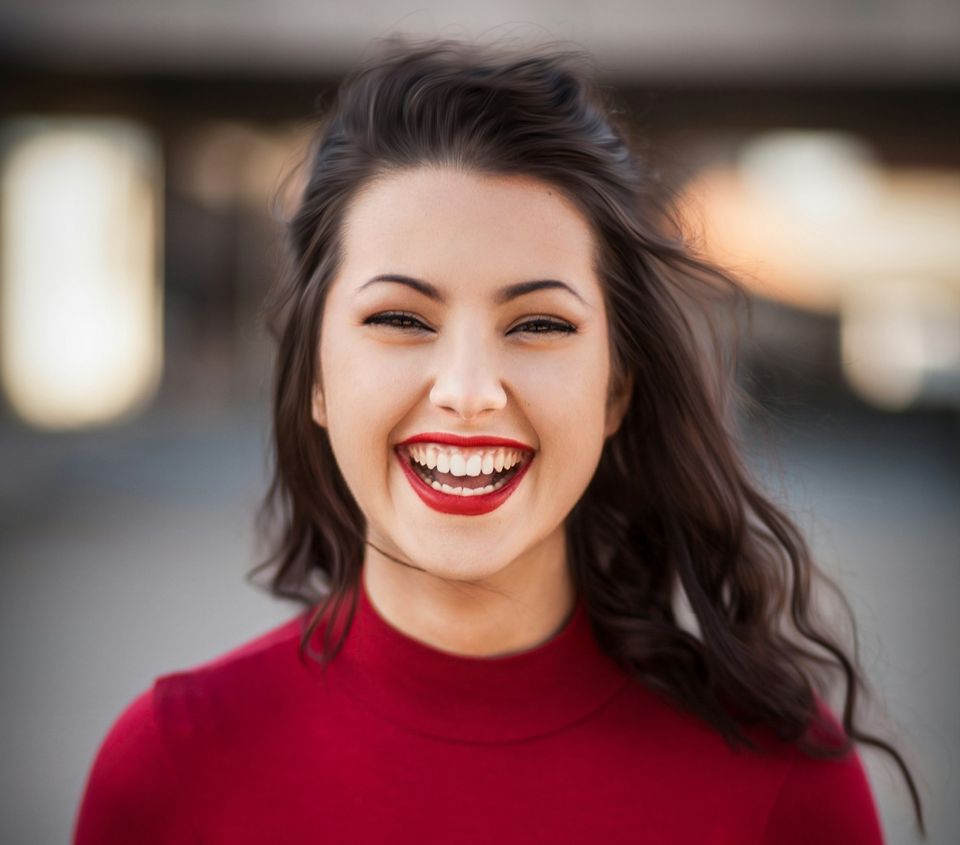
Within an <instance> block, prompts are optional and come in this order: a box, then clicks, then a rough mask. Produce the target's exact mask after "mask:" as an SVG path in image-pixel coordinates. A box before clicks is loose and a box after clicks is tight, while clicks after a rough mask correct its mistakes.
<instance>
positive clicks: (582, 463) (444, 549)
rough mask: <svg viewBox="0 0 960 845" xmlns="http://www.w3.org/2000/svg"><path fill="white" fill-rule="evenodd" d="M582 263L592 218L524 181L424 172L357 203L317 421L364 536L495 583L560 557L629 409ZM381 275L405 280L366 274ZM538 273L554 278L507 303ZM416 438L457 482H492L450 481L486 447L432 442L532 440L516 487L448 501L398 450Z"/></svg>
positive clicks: (493, 458)
mask: <svg viewBox="0 0 960 845" xmlns="http://www.w3.org/2000/svg"><path fill="white" fill-rule="evenodd" d="M593 254H594V239H593V234H592V232H591V229H590V227H589V225H588V223H587V221H586V219H585V218H584V217H583V216H582V215H581V214H580V213H579V212H578V211H577V210H576V209H575V207H574V206H573V205H572V204H570V203H569V202H568V201H567V200H565V199H564V198H563V197H562V196H561V194H560V193H559V192H558V191H557V190H556V189H555V188H553V187H552V186H550V185H547V184H545V183H543V182H541V181H539V180H536V179H534V178H531V177H524V176H487V175H481V174H476V173H464V172H457V171H454V170H452V169H441V168H430V169H428V168H418V169H411V170H406V171H402V172H399V173H394V174H390V175H388V176H386V177H383V178H382V179H381V180H380V181H377V182H374V183H372V184H371V185H369V186H368V187H367V188H366V190H364V191H362V192H361V193H360V194H359V195H358V197H357V198H356V200H355V202H354V203H353V205H352V207H351V208H350V210H349V211H348V213H347V216H346V218H345V220H344V229H343V241H342V263H341V266H340V270H339V272H338V274H337V276H336V278H335V279H334V280H333V281H332V284H331V287H330V289H329V291H328V294H327V300H326V305H325V309H324V314H323V319H322V324H321V330H320V348H319V368H320V379H319V380H318V383H317V385H316V387H315V391H314V400H313V418H314V421H315V422H316V423H317V424H318V425H320V426H323V427H325V428H326V429H327V432H328V434H329V437H330V441H331V446H332V449H333V452H334V455H335V457H336V460H337V464H338V466H339V467H340V470H341V472H342V473H343V476H344V478H345V480H346V482H347V484H348V486H349V487H350V490H351V491H352V493H353V495H354V497H355V498H356V500H357V503H358V505H359V507H360V509H361V510H362V511H363V513H364V515H365V517H366V519H367V525H368V539H369V540H370V541H371V542H373V543H374V544H376V545H377V546H380V547H381V548H383V549H384V550H385V551H388V552H389V553H390V554H392V555H394V556H397V557H400V558H401V559H403V560H405V561H407V562H409V563H411V564H412V565H415V566H417V567H420V568H422V569H423V570H425V571H427V572H429V573H432V574H435V575H437V576H439V577H443V578H449V579H456V580H477V581H480V580H490V581H493V580H496V576H497V575H498V574H499V573H504V572H506V571H507V570H511V571H512V572H513V573H515V574H516V573H517V571H518V568H519V569H520V570H522V569H523V568H524V567H530V566H535V565H537V564H536V561H538V560H542V558H543V556H544V554H545V551H546V550H549V553H550V554H552V555H556V554H563V553H564V544H563V536H564V529H563V523H564V520H565V518H566V516H567V515H568V514H569V512H570V510H571V509H572V508H573V506H574V505H575V504H576V502H577V501H578V499H579V498H580V497H581V495H582V494H583V492H584V490H585V489H586V487H587V484H588V483H589V481H590V479H591V478H592V476H593V474H594V471H595V470H596V467H597V463H598V461H599V459H600V453H601V450H602V447H603V442H604V439H605V438H606V437H607V436H609V435H610V434H612V433H613V432H614V431H615V430H616V428H617V426H618V425H619V423H620V419H621V418H622V415H623V412H624V410H625V399H626V397H625V396H624V397H620V398H615V399H614V404H612V405H611V406H608V405H607V404H606V401H605V400H606V396H607V385H608V380H609V377H610V358H609V350H608V340H607V331H608V329H607V318H606V314H605V311H604V306H603V301H602V292H601V287H600V282H599V280H598V279H597V277H596V275H595V272H594V269H593ZM384 275H388V276H390V277H392V278H393V279H397V278H398V277H403V278H406V279H407V280H414V281H412V282H408V283H403V282H400V281H390V280H379V281H371V280H373V279H375V278H376V277H378V276H384ZM540 280H553V281H556V282H562V285H551V286H541V287H536V286H533V289H532V290H527V291H526V292H523V289H522V288H520V289H519V295H514V296H512V297H510V298H506V297H505V294H504V293H503V290H504V289H509V288H510V287H511V286H515V285H517V283H523V282H531V281H540ZM416 288H420V289H419V290H418V289H416ZM424 291H432V292H433V293H434V296H430V295H429V294H428V293H425V292H424ZM513 293H514V294H517V293H518V290H516V289H515V290H514V291H513ZM420 434H428V435H429V436H428V438H427V440H429V441H430V442H429V443H420V444H418V447H419V448H418V449H417V451H418V452H419V455H420V457H421V459H424V460H427V462H428V463H430V462H431V460H432V461H439V463H438V464H437V466H435V467H434V468H433V469H432V470H431V469H429V468H423V471H424V472H425V473H427V474H428V475H429V476H430V477H432V478H437V479H443V480H445V481H451V482H453V483H451V484H449V485H447V486H448V487H449V488H451V489H455V485H459V484H460V483H461V481H462V483H463V484H464V485H478V484H479V483H480V482H484V481H487V480H490V479H488V478H487V477H486V476H484V477H482V478H480V477H475V476H473V475H468V476H467V477H466V478H463V479H462V480H461V481H458V480H457V479H455V478H454V477H453V476H452V473H457V474H458V475H462V471H463V469H464V467H466V471H467V472H468V473H472V472H474V470H478V469H479V471H480V472H481V474H483V473H489V472H490V465H491V463H493V464H495V465H496V464H497V463H498V460H497V454H496V453H497V451H498V450H497V449H496V448H495V447H493V446H490V445H488V446H486V447H477V448H468V447H463V448H459V449H458V448H456V447H451V446H443V445H436V446H435V445H432V444H435V443H436V441H437V440H438V439H442V436H443V435H459V436H461V437H471V438H480V439H481V440H482V439H493V438H506V439H509V440H512V441H517V442H518V443H519V444H522V445H523V446H525V447H527V448H526V449H523V450H520V453H519V454H520V457H521V462H520V464H519V467H518V469H514V470H513V471H512V472H513V480H512V481H508V482H507V483H506V484H505V485H504V486H503V487H500V488H498V489H497V490H495V491H493V492H491V493H488V494H486V495H479V496H476V497H472V496H470V497H465V496H463V495H462V491H461V495H460V496H456V495H451V494H449V493H447V492H444V491H443V489H442V488H441V490H439V491H436V490H435V489H434V487H433V485H429V486H428V484H427V482H424V481H420V480H419V477H418V475H417V470H415V469H414V468H413V466H412V464H411V463H410V461H411V454H410V450H409V448H408V447H406V446H401V445H400V444H404V443H405V442H407V441H408V440H409V439H410V438H411V437H414V436H416V435H420ZM444 452H446V453H447V459H448V460H449V461H450V464H451V465H450V466H449V467H448V466H447V463H446V462H445V461H444V460H443V459H442V458H441V457H440V456H441V454H442V453H444ZM457 453H459V456H460V458H462V459H463V460H464V464H463V465H458V463H457V458H456V457H455V456H456V455H457ZM475 456H478V457H475ZM488 456H489V457H488ZM504 456H505V457H506V458H507V460H509V453H508V452H504ZM471 459H473V460H471ZM471 464H472V468H471ZM448 470H449V472H448ZM441 472H442V473H444V474H440V473H441ZM501 473H502V470H501ZM501 473H497V472H496V468H495V467H494V475H493V476H492V478H493V479H494V480H498V479H500V478H501ZM502 477H503V478H506V479H509V478H510V477H511V476H510V474H509V471H508V474H507V475H505V476H502ZM368 553H369V552H368Z"/></svg>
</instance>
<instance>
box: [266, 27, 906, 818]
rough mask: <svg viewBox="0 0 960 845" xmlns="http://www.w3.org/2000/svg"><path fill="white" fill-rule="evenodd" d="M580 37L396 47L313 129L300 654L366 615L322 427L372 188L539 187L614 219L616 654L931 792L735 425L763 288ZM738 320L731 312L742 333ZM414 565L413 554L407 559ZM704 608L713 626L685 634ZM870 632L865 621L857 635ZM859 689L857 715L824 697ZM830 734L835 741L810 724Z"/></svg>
mask: <svg viewBox="0 0 960 845" xmlns="http://www.w3.org/2000/svg"><path fill="white" fill-rule="evenodd" d="M596 76H597V74H596V72H595V66H594V63H593V61H592V59H590V57H589V56H588V55H587V54H586V53H585V52H583V51H582V50H579V49H571V48H565V47H563V46H557V45H555V44H554V45H545V46H541V47H539V48H530V47H526V48H523V49H521V50H517V49H515V48H505V47H503V46H500V47H496V48H493V47H488V46H480V45H478V44H471V43H465V42H461V41H454V40H428V41H413V40H410V39H406V38H401V37H392V38H387V39H382V40H381V41H379V42H375V48H374V49H373V50H372V52H371V54H370V55H369V56H368V57H367V59H366V60H365V61H364V62H363V63H362V64H361V66H360V67H359V68H357V69H356V70H355V71H354V72H352V73H351V74H350V75H349V76H348V77H347V78H346V79H345V80H344V82H343V83H342V85H341V87H340V89H339V91H338V94H337V99H336V102H335V104H334V105H333V107H332V108H331V109H329V110H328V111H327V113H326V114H325V116H324V117H323V119H322V120H321V122H320V125H319V127H318V128H317V131H316V133H315V135H314V140H313V143H312V146H311V149H310V151H309V152H308V155H307V158H306V160H305V162H304V165H305V169H302V170H301V171H300V175H301V176H302V177H303V179H304V187H303V191H302V195H301V196H300V197H299V200H298V203H297V206H296V209H295V211H294V213H293V214H292V215H291V216H289V219H287V220H286V221H285V235H286V247H287V258H288V265H287V268H286V272H285V273H284V274H283V275H282V277H281V279H280V283H279V284H278V286H277V287H276V288H275V290H274V292H273V295H272V296H271V298H270V299H269V300H268V303H267V319H268V325H269V327H270V330H271V332H272V334H273V335H274V337H275V339H276V341H277V344H278V358H277V366H276V371H275V384H274V397H273V446H274V450H275V452H274V461H275V466H274V470H273V472H274V474H273V479H272V482H271V485H270V488H269V490H268V492H267V495H266V498H265V500H264V502H263V506H262V508H261V511H260V515H259V519H260V524H261V529H262V531H263V532H264V533H263V535H262V536H264V537H268V538H272V539H268V542H269V543H272V546H271V551H270V553H269V555H268V557H267V559H266V560H265V561H264V562H263V563H261V564H260V565H259V566H258V567H256V568H255V569H254V570H253V571H252V572H251V573H250V574H251V575H256V574H257V573H259V572H262V571H264V570H267V571H269V573H270V580H269V582H268V588H269V589H270V591H271V592H272V593H273V594H275V595H277V596H280V597H285V598H291V599H295V600H297V601H300V602H303V603H305V604H308V605H313V604H314V603H318V602H319V603H318V606H317V608H316V611H315V612H314V613H313V615H312V617H311V622H310V625H309V626H308V629H307V631H306V632H305V634H304V637H303V640H302V642H301V657H302V658H303V659H308V658H309V659H313V660H317V661H318V662H320V663H321V664H323V665H326V663H327V662H328V661H329V660H330V659H332V657H333V656H335V655H336V653H337V651H338V650H339V648H340V646H341V645H342V642H343V638H344V636H345V635H346V633H347V627H348V626H349V621H350V620H351V619H352V618H353V614H354V612H355V609H356V600H357V587H358V582H359V575H360V570H361V564H362V561H363V557H364V546H365V544H366V543H367V542H368V541H367V539H366V530H365V529H366V525H365V519H364V516H363V514H362V513H361V512H360V510H359V508H358V506H357V504H356V501H355V500H354V498H353V496H352V494H351V492H350V490H349V489H348V487H347V485H346V483H345V481H344V479H343V477H342V475H341V474H340V471H339V469H338V467H337V463H336V461H335V459H334V455H333V452H332V450H331V446H330V441H329V439H328V436H327V433H326V431H325V430H324V429H322V428H319V427H318V426H316V425H315V424H314V423H313V420H312V418H311V413H310V410H311V393H312V389H313V384H314V380H315V378H318V377H319V375H320V374H319V368H318V366H317V364H318V362H317V350H318V348H319V327H320V325H321V317H322V313H323V307H324V301H325V297H326V293H327V290H328V289H329V286H330V284H331V281H332V280H333V278H334V277H335V275H336V271H337V268H338V265H339V261H340V247H341V241H340V238H341V231H342V226H343V221H344V216H345V213H346V211H347V209H348V208H349V205H350V203H351V200H352V199H353V198H354V196H355V195H356V194H357V192H358V190H359V189H360V188H361V187H362V186H364V185H365V184H367V183H369V182H370V181H371V180H374V179H376V178H378V177H380V176H383V175H385V174H387V173H390V172H395V171H398V170H402V169H406V168H414V167H418V166H423V165H429V166H444V167H454V168H460V169H465V170H470V171H475V172H481V173H487V174H498V175H510V174H521V175H526V176H534V177H536V178H538V179H540V180H543V181H544V182H546V183H549V184H550V185H552V186H554V187H555V188H557V189H558V190H560V191H562V192H563V194H564V195H565V196H566V197H567V198H568V199H569V200H571V201H572V202H573V203H574V204H575V206H576V207H577V208H578V209H579V210H580V212H581V213H582V214H583V215H584V217H585V218H586V220H588V221H589V222H590V224H591V226H592V229H593V232H594V235H595V239H596V243H597V253H596V257H595V269H596V272H597V275H598V278H599V280H600V282H601V287H602V289H603V292H604V304H605V307H606V309H607V314H608V315H609V324H610V336H609V346H610V356H611V379H610V387H609V389H610V395H611V396H612V395H614V394H615V393H616V392H617V391H619V390H621V389H623V388H625V387H626V389H629V390H630V392H631V395H630V404H629V408H628V410H627V412H626V414H625V416H624V418H623V421H622V423H621V425H620V427H619V429H618V430H617V432H616V433H615V434H613V435H612V436H610V437H609V438H608V440H607V441H606V443H605V445H604V448H603V452H602V455H601V458H600V462H599V465H598V467H597V470H596V473H595V475H594V477H593V478H592V480H591V482H590V484H589V486H588V487H587V489H586V491H585V492H584V494H583V496H582V498H581V499H580V501H579V502H578V503H577V504H576V506H575V507H574V508H573V510H572V511H571V512H570V514H569V516H568V518H567V520H566V523H565V527H566V537H567V548H568V556H569V564H570V566H571V571H572V575H573V578H574V581H575V584H576V587H577V590H578V592H579V594H580V595H581V596H582V599H583V602H584V605H585V608H586V610H587V613H588V616H589V618H590V620H591V625H592V627H593V630H594V633H595V635H596V638H597V640H598V642H599V644H600V646H601V647H602V648H603V649H604V650H605V651H606V652H607V653H608V654H609V655H610V656H611V657H612V658H613V659H614V660H616V661H617V662H618V663H619V664H620V665H621V666H622V667H623V668H624V669H625V670H626V671H627V672H628V673H630V674H631V675H633V676H634V677H636V678H638V679H640V680H642V682H643V683H645V684H646V685H648V686H649V687H651V688H652V689H655V690H658V691H659V692H660V693H662V694H665V695H667V696H669V697H670V698H671V699H672V700H674V701H675V702H677V703H678V704H680V705H681V706H682V707H684V708H686V709H688V710H689V711H692V712H693V713H695V714H697V715H698V716H700V717H702V718H703V719H704V720H706V721H707V722H708V723H709V724H710V725H712V726H713V727H714V728H715V729H716V730H718V731H719V732H720V733H721V734H722V735H723V736H724V737H725V738H726V739H727V741H728V742H730V743H731V744H732V745H737V744H744V745H747V746H750V747H755V746H754V745H753V743H752V741H751V740H750V738H749V737H748V735H747V733H746V732H745V728H746V727H747V726H749V725H761V726H765V727H768V728H770V729H772V730H773V731H774V732H775V733H776V735H777V736H778V737H780V738H781V739H783V740H787V741H790V742H795V743H796V744H797V745H798V746H799V747H801V748H802V749H803V750H804V751H806V752H807V753H808V754H811V755H813V756H820V757H838V756H842V755H844V754H846V753H847V752H848V751H849V750H850V748H851V745H852V743H853V742H854V741H858V742H861V743H865V744H867V745H870V746H874V747H876V748H878V749H881V750H883V751H885V752H887V753H888V754H889V755H891V756H892V758H893V759H894V760H895V761H896V763H897V765H898V766H899V768H900V770H901V772H902V773H903V775H904V777H905V779H906V782H907V785H908V787H909V790H910V794H911V798H912V801H913V805H914V809H915V813H916V818H917V824H918V826H919V828H920V830H921V832H923V831H924V823H923V810H922V804H921V801H920V797H919V794H918V791H917V788H916V784H915V783H914V779H913V777H912V776H911V774H910V771H909V768H908V767H907V765H906V764H905V762H904V760H903V758H902V757H901V755H900V753H899V752H898V751H897V750H896V749H895V748H894V747H893V746H892V745H891V744H890V743H888V742H886V741H884V740H883V739H881V738H879V737H877V736H874V735H871V734H868V733H865V732H864V731H863V730H861V728H860V727H859V726H858V723H857V704H858V697H859V696H861V694H862V693H863V694H865V693H867V692H868V688H867V685H866V681H865V679H864V677H863V673H862V671H861V669H860V666H859V660H858V658H857V649H856V638H855V636H854V638H853V644H852V647H851V648H850V649H849V651H848V650H847V649H846V648H845V647H844V646H843V644H842V643H841V642H840V640H839V638H838V637H837V636H836V635H835V634H833V633H831V631H830V629H829V628H828V626H826V625H825V624H824V623H823V622H822V621H820V619H819V616H818V614H817V603H816V602H815V601H814V598H815V590H814V588H815V587H816V586H817V585H818V584H820V585H824V586H826V587H827V588H828V589H830V590H832V591H833V593H834V595H836V596H838V597H840V599H841V604H842V607H843V609H844V610H845V612H846V614H847V616H848V618H849V620H850V622H851V624H852V623H853V620H852V615H851V612H850V608H849V605H848V604H847V603H846V602H845V600H843V599H842V594H841V593H840V591H839V590H838V588H837V587H836V585H835V584H834V583H833V582H832V581H831V580H830V579H829V578H827V577H826V576H825V575H824V574H823V573H822V572H821V571H820V570H819V569H818V568H817V566H816V564H815V563H814V561H813V559H812V557H811V554H810V550H809V548H808V546H807V543H806V542H805V540H804V538H803V536H802V535H801V533H800V531H799V530H798V528H797V527H796V526H795V524H794V523H793V522H792V521H791V519H790V518H789V517H788V516H787V515H786V514H785V513H784V512H783V511H781V510H780V509H778V508H777V507H776V506H775V505H774V504H773V503H772V502H771V501H770V500H769V499H768V498H766V497H765V496H764V495H763V494H762V493H761V492H760V490H759V489H758V487H757V486H756V484H755V483H754V481H753V480H751V478H750V475H749V473H748V471H747V469H746V468H745V464H744V462H743V460H742V459H741V456H740V453H739V450H738V447H737V438H736V433H735V427H734V426H733V425H731V423H730V418H731V411H732V409H733V408H734V400H735V399H737V400H739V401H741V402H745V403H748V404H749V402H750V400H749V398H748V397H746V396H745V395H743V394H742V393H741V391H740V390H739V389H738V387H737V385H736V382H735V379H734V372H735V358H736V356H735V349H736V346H735V344H734V345H733V346H732V348H731V344H729V343H728V342H727V340H726V339H725V334H724V331H723V329H722V326H721V324H719V323H718V322H717V321H716V319H715V315H714V312H715V311H716V309H715V307H714V305H715V303H717V302H721V303H724V304H726V305H729V306H731V308H732V310H733V311H735V310H736V308H737V307H738V306H739V305H742V304H746V306H747V312H748V313H749V301H748V300H747V297H746V294H745V292H744V290H743V288H742V287H741V285H740V284H739V283H738V281H737V280H736V279H735V278H733V277H732V276H731V275H729V274H728V273H727V272H726V271H725V270H723V269H722V268H720V267H718V266H715V265H713V264H711V263H710V262H708V261H707V260H705V259H704V258H703V257H701V256H700V255H698V254H697V252H696V250H695V249H694V248H693V247H692V246H691V245H690V243H689V238H687V237H685V235H684V233H683V227H682V225H681V224H680V223H679V222H678V219H677V217H676V216H675V215H674V213H673V211H672V206H671V205H670V202H669V200H670V195H669V193H668V192H667V190H666V189H665V188H664V186H663V185H662V184H661V180H659V179H658V178H657V177H656V175H655V172H654V171H653V169H652V168H651V167H650V166H649V165H647V164H645V162H644V161H643V156H642V155H641V153H640V151H639V150H638V148H637V145H636V144H635V143H633V142H632V141H631V139H630V128H629V124H628V121H627V120H626V112H625V110H624V109H623V108H622V107H621V106H619V105H618V104H617V102H616V100H615V98H614V96H613V95H612V93H611V91H610V90H609V89H608V88H607V87H605V86H604V85H603V84H601V83H599V82H597V81H596V80H595V77H596ZM723 325H728V324H723ZM398 562H400V563H403V561H398ZM680 599H685V601H686V603H687V606H688V612H689V613H692V619H693V620H694V622H695V624H690V623H689V622H688V623H687V624H683V621H682V619H681V618H680V615H679V614H678V601H679V600H680ZM328 608H332V611H333V615H334V616H338V615H339V614H340V613H341V612H346V614H347V616H348V619H347V623H348V625H347V627H343V628H342V633H341V635H340V637H339V639H338V640H337V641H336V642H334V641H333V637H332V636H331V631H332V630H333V629H334V628H335V627H337V626H335V625H327V626H325V629H324V638H323V646H322V651H321V652H319V653H316V654H314V653H313V652H311V651H310V650H309V646H308V641H309V640H310V638H311V636H312V633H313V631H314V629H315V628H316V625H317V623H318V622H319V621H320V619H321V617H322V616H323V615H324V614H325V613H326V612H327V610H328ZM855 630H856V629H855V627H854V628H853V631H854V634H855ZM838 677H839V678H840V679H841V680H842V685H843V705H842V726H843V731H842V732H840V735H839V736H837V733H838V732H837V731H836V727H837V726H836V724H835V722H834V721H833V719H832V717H831V715H830V714H829V712H828V711H827V710H826V709H825V708H823V707H821V706H820V703H819V699H820V697H821V696H825V695H826V694H827V691H828V690H829V689H830V688H831V687H832V686H833V682H834V681H835V680H836V679H837V678H838ZM812 728H820V729H822V730H812Z"/></svg>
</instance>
